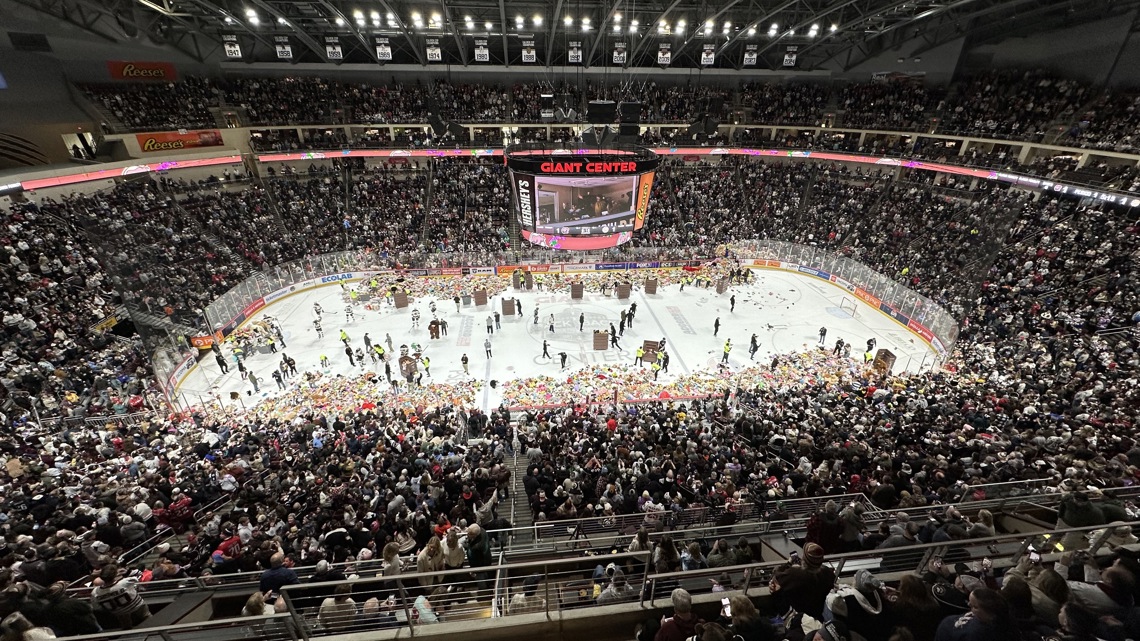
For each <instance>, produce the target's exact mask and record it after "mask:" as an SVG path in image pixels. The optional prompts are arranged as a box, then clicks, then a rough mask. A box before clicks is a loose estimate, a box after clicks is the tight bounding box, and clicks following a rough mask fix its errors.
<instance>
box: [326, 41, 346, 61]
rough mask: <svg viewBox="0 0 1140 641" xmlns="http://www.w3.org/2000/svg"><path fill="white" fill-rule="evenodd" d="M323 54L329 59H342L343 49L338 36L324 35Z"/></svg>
mask: <svg viewBox="0 0 1140 641" xmlns="http://www.w3.org/2000/svg"><path fill="white" fill-rule="evenodd" d="M325 56H326V57H327V58H328V59H329V60H344V50H343V49H341V48H340V37H339V36H325Z"/></svg>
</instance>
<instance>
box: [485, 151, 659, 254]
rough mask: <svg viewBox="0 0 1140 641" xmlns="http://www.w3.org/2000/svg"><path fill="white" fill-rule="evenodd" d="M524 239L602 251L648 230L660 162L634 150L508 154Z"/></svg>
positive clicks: (508, 152) (652, 153) (561, 246)
mask: <svg viewBox="0 0 1140 641" xmlns="http://www.w3.org/2000/svg"><path fill="white" fill-rule="evenodd" d="M506 163H507V169H508V170H509V171H510V178H511V195H512V199H513V201H514V202H513V204H514V210H515V216H516V218H517V219H518V223H519V227H520V229H521V231H522V236H523V238H525V239H527V240H529V241H530V242H532V243H534V244H536V245H542V246H544V247H550V248H552V249H602V248H606V247H615V246H617V245H620V244H622V243H625V242H628V241H629V240H631V239H632V238H633V233H634V232H635V231H637V230H639V229H641V228H642V226H644V225H645V215H646V212H647V211H648V210H649V198H650V194H651V193H652V192H653V176H654V172H655V171H656V170H657V165H658V164H659V163H660V158H659V157H658V156H657V154H655V153H654V152H653V151H651V150H649V149H646V148H644V147H637V146H633V145H611V146H606V147H558V146H554V145H540V144H525V145H516V146H514V147H509V148H508V149H507V150H506Z"/></svg>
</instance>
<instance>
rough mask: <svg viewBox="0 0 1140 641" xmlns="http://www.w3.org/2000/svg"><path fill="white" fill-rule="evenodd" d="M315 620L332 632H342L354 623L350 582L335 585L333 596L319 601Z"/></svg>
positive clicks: (353, 606)
mask: <svg viewBox="0 0 1140 641" xmlns="http://www.w3.org/2000/svg"><path fill="white" fill-rule="evenodd" d="M317 622H318V623H320V624H321V625H322V626H323V627H324V628H325V630H327V631H329V632H331V633H333V634H337V633H341V632H344V631H346V630H348V629H349V628H351V627H352V626H353V624H355V623H356V601H353V600H352V584H351V583H343V584H341V585H338V586H336V590H335V591H334V593H333V596H330V597H327V598H325V600H324V601H322V602H321V607H320V609H319V610H318V611H317Z"/></svg>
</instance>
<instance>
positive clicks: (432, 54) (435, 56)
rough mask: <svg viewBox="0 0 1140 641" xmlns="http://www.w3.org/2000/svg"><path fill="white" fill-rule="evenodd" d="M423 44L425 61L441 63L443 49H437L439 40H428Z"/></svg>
mask: <svg viewBox="0 0 1140 641" xmlns="http://www.w3.org/2000/svg"><path fill="white" fill-rule="evenodd" d="M425 42H426V43H427V61H428V62H443V49H440V48H439V38H428V39H426V40H425Z"/></svg>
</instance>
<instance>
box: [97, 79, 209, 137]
mask: <svg viewBox="0 0 1140 641" xmlns="http://www.w3.org/2000/svg"><path fill="white" fill-rule="evenodd" d="M80 88H81V89H82V90H83V92H84V93H85V94H86V95H87V97H88V98H89V99H90V100H92V101H93V102H95V103H97V104H100V105H102V106H103V107H104V108H105V109H106V110H107V111H108V112H110V114H111V115H112V116H114V117H115V118H117V119H118V120H119V122H121V123H122V124H123V125H124V126H126V127H128V128H129V129H132V130H137V131H169V130H175V129H202V128H207V127H213V126H215V120H214V116H213V114H212V113H210V108H211V107H216V106H217V105H218V94H219V90H218V87H217V86H216V84H215V83H214V82H213V81H211V80H210V79H209V78H200V77H189V78H185V79H183V80H180V81H178V82H167V83H128V84H118V85H83V86H81V87H80Z"/></svg>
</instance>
